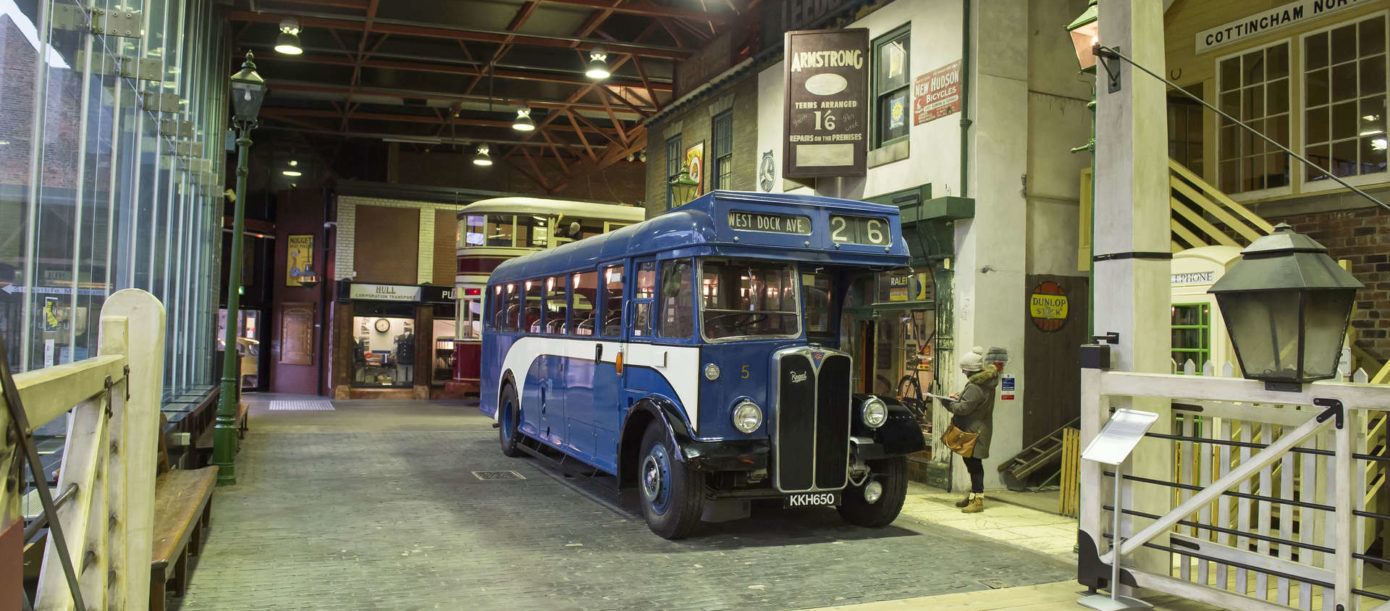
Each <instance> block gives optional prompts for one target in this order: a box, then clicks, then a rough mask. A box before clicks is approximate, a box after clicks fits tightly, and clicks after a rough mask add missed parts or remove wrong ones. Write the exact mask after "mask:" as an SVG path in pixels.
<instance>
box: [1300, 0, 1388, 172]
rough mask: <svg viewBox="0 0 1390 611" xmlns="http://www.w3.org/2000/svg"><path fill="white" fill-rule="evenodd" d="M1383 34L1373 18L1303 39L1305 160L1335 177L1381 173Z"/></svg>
mask: <svg viewBox="0 0 1390 611" xmlns="http://www.w3.org/2000/svg"><path fill="white" fill-rule="evenodd" d="M1385 32H1386V25H1385V16H1384V15H1377V16H1375V17H1371V18H1369V19H1364V20H1361V21H1358V22H1353V23H1348V24H1345V25H1339V26H1336V27H1334V28H1332V29H1330V30H1327V31H1323V32H1318V33H1316V34H1310V35H1308V36H1305V37H1304V38H1303V95H1304V100H1305V102H1304V104H1305V108H1304V110H1303V125H1304V148H1303V151H1304V155H1305V156H1306V157H1308V159H1309V160H1310V161H1312V162H1313V163H1315V164H1317V165H1318V166H1320V167H1322V168H1323V169H1325V170H1327V171H1329V172H1331V173H1332V174H1334V175H1336V176H1339V177H1354V176H1365V175H1367V174H1377V173H1382V172H1385V168H1386V165H1385V149H1386V133H1385V132H1386V120H1385V99H1386V96H1385V91H1386V90H1385V81H1386V52H1385V49H1386V40H1385ZM1305 176H1306V177H1307V179H1308V180H1309V181H1310V182H1312V181H1319V180H1329V179H1328V178H1327V176H1326V175H1324V174H1323V173H1321V172H1319V171H1317V170H1316V169H1313V168H1308V169H1307V170H1306V174H1305Z"/></svg>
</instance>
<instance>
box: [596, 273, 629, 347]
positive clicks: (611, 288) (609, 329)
mask: <svg viewBox="0 0 1390 611" xmlns="http://www.w3.org/2000/svg"><path fill="white" fill-rule="evenodd" d="M600 316H602V317H603V318H602V320H603V329H602V332H601V334H602V335H603V336H604V337H618V336H619V335H622V332H623V266H621V265H610V266H608V267H605V268H603V312H602V313H601V314H600Z"/></svg>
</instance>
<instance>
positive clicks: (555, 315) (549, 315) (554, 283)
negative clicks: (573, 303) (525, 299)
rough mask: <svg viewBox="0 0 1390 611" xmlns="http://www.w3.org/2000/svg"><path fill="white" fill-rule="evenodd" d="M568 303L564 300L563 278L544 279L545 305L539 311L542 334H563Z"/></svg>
mask: <svg viewBox="0 0 1390 611" xmlns="http://www.w3.org/2000/svg"><path fill="white" fill-rule="evenodd" d="M568 312H569V303H568V301H567V300H566V299H565V277H564V276H551V277H549V278H546V279H545V305H544V307H543V308H542V310H541V327H542V331H541V332H542V333H549V334H553V335H564V334H565V315H566V314H567V313H568Z"/></svg>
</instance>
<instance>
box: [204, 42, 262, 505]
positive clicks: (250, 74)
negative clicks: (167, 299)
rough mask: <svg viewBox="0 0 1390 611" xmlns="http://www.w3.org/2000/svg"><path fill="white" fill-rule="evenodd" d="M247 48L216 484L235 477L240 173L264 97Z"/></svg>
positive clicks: (239, 104)
mask: <svg viewBox="0 0 1390 611" xmlns="http://www.w3.org/2000/svg"><path fill="white" fill-rule="evenodd" d="M253 59H254V57H253V56H252V55H251V52H250V51H247V52H246V61H245V62H244V63H242V64H241V70H240V71H238V72H237V73H236V74H233V75H232V78H231V81H232V82H231V95H232V111H233V114H234V116H233V118H232V122H233V123H234V124H235V125H236V128H237V140H236V145H237V166H236V201H234V202H232V209H233V210H234V212H233V215H232V248H231V253H230V255H229V256H230V257H231V260H230V261H228V262H227V331H226V333H227V334H226V338H227V340H226V352H225V353H223V356H222V392H221V395H220V396H219V397H218V403H217V425H216V426H215V428H214V431H213V441H212V462H213V464H215V465H217V467H218V469H217V484H218V485H219V486H222V485H229V484H235V483H236V451H237V447H236V446H237V429H236V408H237V403H238V400H239V399H240V397H241V388H239V386H240V385H239V384H238V383H237V352H236V345H237V342H236V340H237V331H238V330H237V312H238V310H240V308H241V295H240V293H241V242H242V236H241V234H242V233H243V231H244V230H245V226H246V174H247V172H248V169H247V165H248V163H249V159H248V158H247V153H248V151H249V150H250V149H251V130H253V129H255V128H256V117H257V115H259V114H260V112H261V102H263V101H265V92H266V89H265V79H262V78H261V75H259V74H256V64H255V62H253V61H252V60H253Z"/></svg>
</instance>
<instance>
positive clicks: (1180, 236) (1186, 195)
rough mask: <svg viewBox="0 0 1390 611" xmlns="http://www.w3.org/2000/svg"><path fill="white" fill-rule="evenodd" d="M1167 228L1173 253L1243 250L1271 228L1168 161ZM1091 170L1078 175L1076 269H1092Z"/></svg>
mask: <svg viewBox="0 0 1390 611" xmlns="http://www.w3.org/2000/svg"><path fill="white" fill-rule="evenodd" d="M1168 189H1169V197H1168V201H1169V203H1170V204H1171V207H1172V213H1171V215H1170V217H1169V221H1168V223H1169V227H1170V228H1171V230H1172V238H1171V244H1172V250H1173V252H1178V251H1181V250H1186V249H1188V248H1197V247H1199V246H1216V245H1225V246H1236V247H1245V246H1248V245H1249V244H1250V243H1251V242H1253V241H1255V239H1256V238H1258V237H1260V236H1263V235H1267V234H1269V233H1270V232H1271V231H1273V230H1274V226H1273V225H1271V224H1270V223H1269V221H1266V220H1264V219H1262V218H1260V216H1259V215H1257V214H1255V213H1254V212H1252V211H1251V210H1250V209H1249V208H1246V207H1245V206H1243V205H1241V204H1240V203H1239V202H1237V201H1235V200H1233V199H1231V197H1230V196H1229V195H1226V194H1225V193H1223V192H1221V190H1219V189H1217V188H1216V187H1213V186H1211V184H1210V183H1208V182H1207V181H1205V180H1202V178H1201V177H1200V176H1198V175H1197V174H1195V173H1194V172H1192V170H1189V169H1187V168H1186V167H1183V165H1182V164H1180V163H1178V162H1176V161H1174V160H1172V159H1169V160H1168ZM1091 205H1092V202H1091V170H1090V169H1089V168H1088V169H1085V170H1082V172H1081V222H1080V240H1079V245H1080V247H1079V250H1078V252H1077V257H1076V260H1077V268H1078V269H1079V270H1080V271H1087V270H1089V269H1090V268H1091Z"/></svg>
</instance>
